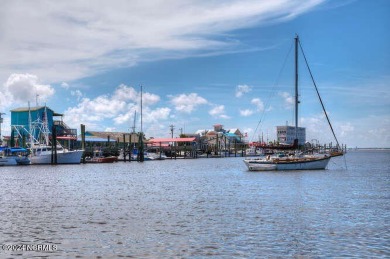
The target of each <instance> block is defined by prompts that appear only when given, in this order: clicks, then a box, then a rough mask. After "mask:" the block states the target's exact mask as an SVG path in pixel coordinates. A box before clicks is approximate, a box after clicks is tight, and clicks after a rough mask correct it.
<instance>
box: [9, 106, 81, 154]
mask: <svg viewBox="0 0 390 259" xmlns="http://www.w3.org/2000/svg"><path fill="white" fill-rule="evenodd" d="M55 117H60V118H59V119H55ZM62 117H63V114H60V113H56V112H54V111H53V110H52V109H50V108H49V107H47V106H35V107H20V108H16V109H13V110H11V139H10V141H11V143H12V142H13V141H14V140H15V139H14V138H16V140H17V141H19V142H20V139H24V140H23V142H24V141H25V140H26V139H27V138H28V136H29V134H30V133H31V134H34V138H35V139H40V137H41V136H40V135H41V134H43V133H44V132H42V130H45V131H48V132H47V133H48V135H49V136H50V135H51V133H52V130H53V129H54V128H55V130H56V133H57V134H56V136H57V140H58V141H60V142H65V141H68V143H67V145H66V146H69V147H70V146H71V141H73V140H74V141H75V140H77V129H71V128H70V127H68V125H66V124H65V123H64V122H63V120H62ZM38 124H42V125H45V126H44V128H41V130H35V131H33V129H34V128H35V127H37V125H38ZM30 126H31V127H32V128H30ZM45 133H46V132H45ZM19 144H20V145H23V146H25V143H19ZM62 144H64V143H62Z"/></svg>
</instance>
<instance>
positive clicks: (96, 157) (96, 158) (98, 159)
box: [85, 150, 118, 163]
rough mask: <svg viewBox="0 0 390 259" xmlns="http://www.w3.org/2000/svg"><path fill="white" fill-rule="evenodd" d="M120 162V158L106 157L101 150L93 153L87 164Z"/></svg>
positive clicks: (86, 160)
mask: <svg viewBox="0 0 390 259" xmlns="http://www.w3.org/2000/svg"><path fill="white" fill-rule="evenodd" d="M117 161H118V157H116V156H104V155H103V152H102V151H100V150H97V151H95V152H93V156H92V157H86V158H85V162H86V163H114V162H117Z"/></svg>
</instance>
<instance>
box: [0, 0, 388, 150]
mask: <svg viewBox="0 0 390 259" xmlns="http://www.w3.org/2000/svg"><path fill="white" fill-rule="evenodd" d="M389 10H390V2H389V1H386V0H377V1H363V0H361V1H359V0H356V1H348V0H346V1H335V0H333V1H325V0H308V1H301V0H299V1H298V0H296V1H287V0H273V1H266V0H263V1H245V0H243V1H238V0H237V1H235V0H228V1H226V0H225V1H192V0H184V1H179V0H169V1H159V0H151V1H141V2H139V3H137V2H134V1H119V0H114V1H106V2H103V1H101V2H96V1H64V2H61V3H59V2H52V1H7V0H5V1H2V8H1V10H0V35H2V37H1V38H0V49H1V50H2V51H1V54H0V55H1V56H0V68H1V69H0V81H1V84H0V88H1V89H0V90H1V91H0V112H5V113H6V115H3V117H4V118H5V119H4V120H5V123H4V124H3V126H2V133H3V135H7V134H9V131H10V130H9V129H10V126H9V122H10V112H9V110H11V109H14V108H17V107H20V106H27V103H28V102H29V101H30V102H31V103H32V105H35V103H36V100H38V103H39V105H43V104H47V105H48V106H49V107H50V108H52V109H53V110H55V111H56V112H59V113H63V114H64V115H65V116H64V121H65V122H66V123H67V124H68V125H69V126H71V127H75V128H78V129H79V128H80V124H81V123H82V124H85V125H86V127H87V130H99V131H105V130H107V131H129V130H130V128H131V127H132V126H133V120H134V118H133V116H134V111H135V110H136V111H137V112H138V114H139V111H140V107H139V100H140V96H139V95H140V85H142V86H143V97H144V99H143V104H144V105H143V115H144V116H143V130H144V131H145V133H146V136H147V137H168V136H170V130H169V125H171V124H173V125H175V132H174V134H175V135H176V136H177V135H178V134H179V133H180V130H179V129H180V128H181V129H183V131H184V132H185V133H194V132H196V131H197V130H201V129H211V128H212V125H214V124H222V125H224V128H225V129H230V128H239V129H240V130H241V131H242V132H246V133H248V136H249V137H248V140H257V139H258V138H259V136H261V135H263V136H264V138H267V137H268V139H269V140H273V139H274V138H275V136H276V126H277V125H285V124H286V123H288V124H289V125H292V124H293V119H294V115H293V110H292V107H293V103H292V97H293V95H294V93H293V87H294V78H293V56H294V55H293V49H292V47H293V45H292V44H293V38H294V36H295V34H296V33H297V34H299V36H300V39H301V43H302V46H303V48H304V51H305V54H306V57H307V58H308V61H309V63H310V67H311V69H312V72H313V74H314V77H315V80H316V83H317V86H318V88H319V91H320V93H321V97H322V98H323V101H324V103H325V107H326V109H327V112H328V114H329V117H330V119H331V121H332V124H333V127H334V129H335V133H336V135H337V137H338V139H339V142H340V143H343V144H347V146H349V147H355V146H358V147H390V134H389V131H390V115H389V114H390V113H389V111H390V98H389V97H390V96H389V92H390V87H389V82H390V80H389V79H390V34H389V31H390V11H389ZM300 58H301V59H300V67H299V69H300V92H299V94H300V100H301V104H300V120H299V123H300V125H301V126H304V127H306V128H307V140H309V141H310V140H312V139H317V140H319V141H320V142H321V143H329V142H333V143H334V140H333V138H332V136H331V131H330V129H329V127H328V126H327V124H326V121H325V119H324V115H323V113H322V110H321V106H320V104H319V102H318V99H317V97H316V95H315V90H314V88H313V86H312V84H311V81H310V77H309V74H308V72H307V71H306V69H305V67H304V64H303V59H302V56H301V57H300ZM37 95H38V99H37V98H36V96H37ZM260 120H261V123H260V124H259V121H260ZM136 127H137V130H140V122H139V117H138V119H137V123H136Z"/></svg>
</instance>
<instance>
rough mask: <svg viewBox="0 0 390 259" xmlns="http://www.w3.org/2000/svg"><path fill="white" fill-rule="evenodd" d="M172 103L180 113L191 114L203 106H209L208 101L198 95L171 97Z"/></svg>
mask: <svg viewBox="0 0 390 259" xmlns="http://www.w3.org/2000/svg"><path fill="white" fill-rule="evenodd" d="M168 97H169V98H170V99H171V103H172V104H173V105H174V106H175V109H176V110H177V111H179V112H184V113H191V112H193V111H194V110H195V108H196V107H197V106H199V105H202V104H207V100H206V99H205V98H203V97H201V96H199V95H198V94H196V93H191V94H188V95H187V94H180V95H176V96H172V95H169V96H168Z"/></svg>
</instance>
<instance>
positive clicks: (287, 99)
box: [279, 92, 294, 109]
mask: <svg viewBox="0 0 390 259" xmlns="http://www.w3.org/2000/svg"><path fill="white" fill-rule="evenodd" d="M279 96H281V97H282V98H283V100H284V105H285V108H286V109H291V108H292V107H293V106H294V97H292V96H291V95H290V94H289V93H288V92H280V93H279Z"/></svg>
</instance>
